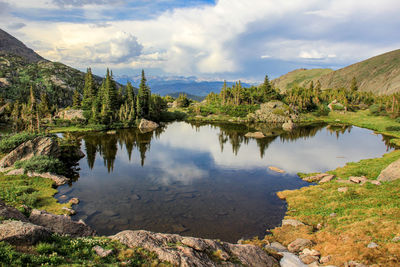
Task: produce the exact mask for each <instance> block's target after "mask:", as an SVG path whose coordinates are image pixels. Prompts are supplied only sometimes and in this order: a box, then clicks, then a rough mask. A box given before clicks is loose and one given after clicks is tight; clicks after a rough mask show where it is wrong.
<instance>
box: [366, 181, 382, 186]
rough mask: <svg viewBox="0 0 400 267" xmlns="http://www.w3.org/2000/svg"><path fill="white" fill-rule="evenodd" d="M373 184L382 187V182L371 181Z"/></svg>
mask: <svg viewBox="0 0 400 267" xmlns="http://www.w3.org/2000/svg"><path fill="white" fill-rule="evenodd" d="M369 182H370V183H371V184H374V185H381V182H379V181H376V180H372V181H369Z"/></svg>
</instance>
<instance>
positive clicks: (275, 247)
mask: <svg viewBox="0 0 400 267" xmlns="http://www.w3.org/2000/svg"><path fill="white" fill-rule="evenodd" d="M265 248H266V249H273V250H275V251H276V252H288V250H287V248H286V247H285V246H284V245H282V244H281V243H279V242H272V243H271V244H269V245H265Z"/></svg>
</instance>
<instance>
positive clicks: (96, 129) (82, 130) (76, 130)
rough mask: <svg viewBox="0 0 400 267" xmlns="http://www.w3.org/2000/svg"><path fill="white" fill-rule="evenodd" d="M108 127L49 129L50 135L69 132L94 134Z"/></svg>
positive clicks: (90, 126)
mask: <svg viewBox="0 0 400 267" xmlns="http://www.w3.org/2000/svg"><path fill="white" fill-rule="evenodd" d="M107 129H108V127H107V126H105V125H87V126H78V125H73V126H65V127H62V126H61V127H59V126H55V127H50V128H49V132H50V133H69V132H95V131H104V130H107Z"/></svg>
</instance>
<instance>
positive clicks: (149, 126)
mask: <svg viewBox="0 0 400 267" xmlns="http://www.w3.org/2000/svg"><path fill="white" fill-rule="evenodd" d="M159 126H160V125H158V124H157V123H155V122H154V121H149V120H146V119H141V120H140V123H139V130H140V131H141V132H142V133H146V132H151V131H153V130H155V129H157V128H158V127H159Z"/></svg>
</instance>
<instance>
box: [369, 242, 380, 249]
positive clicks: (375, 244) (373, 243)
mask: <svg viewBox="0 0 400 267" xmlns="http://www.w3.org/2000/svg"><path fill="white" fill-rule="evenodd" d="M377 247H379V245H378V244H377V243H375V242H371V243H369V244H368V246H367V248H377Z"/></svg>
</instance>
